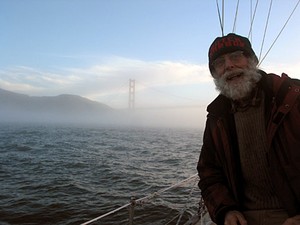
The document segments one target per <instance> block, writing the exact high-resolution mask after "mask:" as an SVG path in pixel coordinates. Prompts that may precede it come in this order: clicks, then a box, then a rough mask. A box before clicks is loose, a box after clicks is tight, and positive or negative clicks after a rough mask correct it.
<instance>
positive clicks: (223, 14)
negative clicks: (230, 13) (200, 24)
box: [222, 0, 225, 36]
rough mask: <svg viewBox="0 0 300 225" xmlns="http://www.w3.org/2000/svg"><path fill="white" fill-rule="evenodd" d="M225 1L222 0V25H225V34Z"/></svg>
mask: <svg viewBox="0 0 300 225" xmlns="http://www.w3.org/2000/svg"><path fill="white" fill-rule="evenodd" d="M224 1H225V0H223V1H222V22H223V23H222V27H223V36H224V28H225V10H224V5H225V4H224Z"/></svg>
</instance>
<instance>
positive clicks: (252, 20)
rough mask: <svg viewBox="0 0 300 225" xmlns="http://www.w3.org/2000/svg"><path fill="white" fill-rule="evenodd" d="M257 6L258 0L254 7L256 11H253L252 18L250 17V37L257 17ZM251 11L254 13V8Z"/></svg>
mask: <svg viewBox="0 0 300 225" xmlns="http://www.w3.org/2000/svg"><path fill="white" fill-rule="evenodd" d="M251 2H252V1H251ZM251 6H252V3H251ZM257 6H258V0H256V4H255V8H254V13H253V15H251V18H250V19H251V23H250V29H249V34H248V38H249V37H250V35H252V28H253V22H254V19H255V15H256V10H257ZM251 13H252V10H251Z"/></svg>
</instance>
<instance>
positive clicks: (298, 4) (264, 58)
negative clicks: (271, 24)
mask: <svg viewBox="0 0 300 225" xmlns="http://www.w3.org/2000/svg"><path fill="white" fill-rule="evenodd" d="M299 3H300V0H299V1H298V2H297V4H296V6H295V7H294V9H293V11H292V13H291V14H290V16H289V17H288V19H287V21H286V22H285V24H284V25H283V27H282V28H281V30H280V32H279V33H278V35H277V37H276V38H275V40H274V41H273V43H272V45H271V46H270V48H269V49H268V51H267V53H266V54H265V56H264V57H263V58H262V60H261V61H260V63H259V64H258V66H259V65H260V64H261V63H262V62H263V61H264V59H265V58H266V57H267V55H268V54H269V52H270V51H271V49H272V48H273V46H274V44H275V43H276V41H277V39H278V38H279V36H280V35H281V33H282V32H283V30H284V29H285V27H286V25H287V24H288V22H289V20H290V19H291V17H292V15H293V14H294V12H295V11H296V9H297V7H298V5H299Z"/></svg>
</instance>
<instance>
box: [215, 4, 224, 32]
mask: <svg viewBox="0 0 300 225" xmlns="http://www.w3.org/2000/svg"><path fill="white" fill-rule="evenodd" d="M216 3H217V10H218V16H219V22H220V27H221V32H222V36H224V10H223V15H222V18H223V19H221V13H220V7H219V2H218V0H216ZM223 3H224V2H223ZM223 5H224V4H223ZM223 9H224V7H223Z"/></svg>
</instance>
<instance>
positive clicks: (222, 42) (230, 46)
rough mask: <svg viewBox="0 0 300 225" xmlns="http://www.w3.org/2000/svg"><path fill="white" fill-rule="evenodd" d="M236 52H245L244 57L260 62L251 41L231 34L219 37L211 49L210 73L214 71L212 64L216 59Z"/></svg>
mask: <svg viewBox="0 0 300 225" xmlns="http://www.w3.org/2000/svg"><path fill="white" fill-rule="evenodd" d="M235 51H243V52H244V55H245V56H247V57H251V56H254V58H255V60H256V61H257V62H258V59H257V56H256V55H255V52H254V51H253V49H252V47H251V43H250V41H249V39H248V38H246V37H243V36H240V35H237V34H234V33H229V34H228V35H226V36H223V37H217V38H216V39H215V40H214V41H213V43H212V44H211V46H210V47H209V51H208V59H209V70H210V72H212V71H213V65H212V63H213V61H214V60H215V59H216V58H218V57H219V56H221V55H224V54H227V53H230V52H235Z"/></svg>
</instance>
